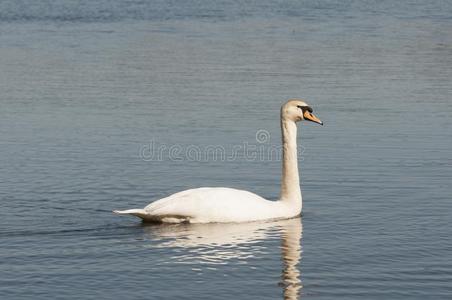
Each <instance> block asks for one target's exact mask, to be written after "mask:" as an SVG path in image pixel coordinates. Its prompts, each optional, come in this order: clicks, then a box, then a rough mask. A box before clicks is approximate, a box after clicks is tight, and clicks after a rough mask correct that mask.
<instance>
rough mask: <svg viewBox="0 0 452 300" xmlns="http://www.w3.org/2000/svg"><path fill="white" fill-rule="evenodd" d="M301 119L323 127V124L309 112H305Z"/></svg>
mask: <svg viewBox="0 0 452 300" xmlns="http://www.w3.org/2000/svg"><path fill="white" fill-rule="evenodd" d="M303 117H304V119H305V120H308V121H311V122H314V123H318V124H320V125H323V122H322V121H320V119H319V118H317V117H316V116H314V114H313V113H311V112H309V111H305V112H304V113H303Z"/></svg>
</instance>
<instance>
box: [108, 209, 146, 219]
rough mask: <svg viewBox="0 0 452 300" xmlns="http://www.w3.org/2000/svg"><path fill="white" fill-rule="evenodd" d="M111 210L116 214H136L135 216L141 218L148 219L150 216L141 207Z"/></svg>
mask: <svg viewBox="0 0 452 300" xmlns="http://www.w3.org/2000/svg"><path fill="white" fill-rule="evenodd" d="M113 212H114V213H115V214H118V215H132V216H136V217H139V218H142V219H143V220H145V219H148V218H149V217H150V216H149V213H148V212H146V211H145V210H144V209H142V208H135V209H127V210H114V211H113Z"/></svg>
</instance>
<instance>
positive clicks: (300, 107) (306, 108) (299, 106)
mask: <svg viewBox="0 0 452 300" xmlns="http://www.w3.org/2000/svg"><path fill="white" fill-rule="evenodd" d="M297 107H298V108H299V109H301V110H302V111H303V112H304V111H305V110H307V111H309V112H310V113H312V108H311V107H310V106H301V105H298V106H297Z"/></svg>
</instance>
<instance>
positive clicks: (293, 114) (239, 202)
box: [115, 100, 322, 223]
mask: <svg viewBox="0 0 452 300" xmlns="http://www.w3.org/2000/svg"><path fill="white" fill-rule="evenodd" d="M305 107H306V108H309V106H307V104H306V103H304V102H303V101H301V100H289V101H288V102H287V103H286V104H285V105H283V106H282V108H281V131H282V143H283V157H282V159H283V163H282V180H281V194H280V199H279V200H278V201H269V200H266V199H264V198H262V197H260V196H258V195H256V194H253V193H251V192H247V191H243V190H237V189H232V188H224V187H219V188H208V187H205V188H197V189H190V190H186V191H182V192H179V193H176V194H173V195H171V196H168V197H166V198H163V199H160V200H157V201H155V202H152V203H151V204H149V205H148V206H146V207H145V208H143V209H129V210H124V211H115V213H117V214H126V215H133V216H137V217H139V218H141V219H143V221H149V222H164V223H180V222H189V223H211V222H250V221H258V220H269V219H288V218H293V217H296V216H298V215H300V213H301V209H302V197H301V190H300V181H299V175H298V161H297V126H296V124H295V122H296V121H300V120H303V119H309V120H312V121H314V122H317V123H320V124H322V123H321V121H320V120H318V119H317V118H316V117H315V116H313V115H312V114H310V112H312V109H310V108H309V109H310V111H309V115H307V113H308V112H307V111H304V110H303V109H302V108H305ZM299 110H302V113H301V115H300V112H299ZM311 118H313V119H311Z"/></svg>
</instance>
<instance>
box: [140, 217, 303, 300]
mask: <svg viewBox="0 0 452 300" xmlns="http://www.w3.org/2000/svg"><path fill="white" fill-rule="evenodd" d="M143 230H144V231H145V235H146V236H147V237H148V238H150V239H152V240H153V241H157V243H158V244H157V245H153V247H163V248H167V247H175V248H179V247H180V248H183V249H184V251H183V252H182V254H181V255H178V256H177V257H176V258H175V259H176V261H177V262H179V263H193V262H196V263H199V264H200V265H203V264H204V265H206V264H207V265H215V264H227V263H228V261H230V260H235V261H237V260H238V261H244V262H246V261H247V260H249V259H252V258H253V257H259V255H261V254H265V253H268V250H266V249H267V247H265V246H263V245H262V241H265V240H267V239H269V238H270V239H273V240H274V239H275V238H280V239H281V257H282V262H283V268H282V274H281V282H280V283H279V285H280V286H281V287H282V288H283V295H284V299H286V300H293V299H298V297H299V296H300V289H301V288H302V285H301V279H300V271H299V263H300V259H301V236H302V223H301V219H300V218H295V219H290V220H281V221H266V222H249V223H231V224H224V223H223V224H221V223H211V224H174V225H164V226H162V225H145V226H143Z"/></svg>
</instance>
